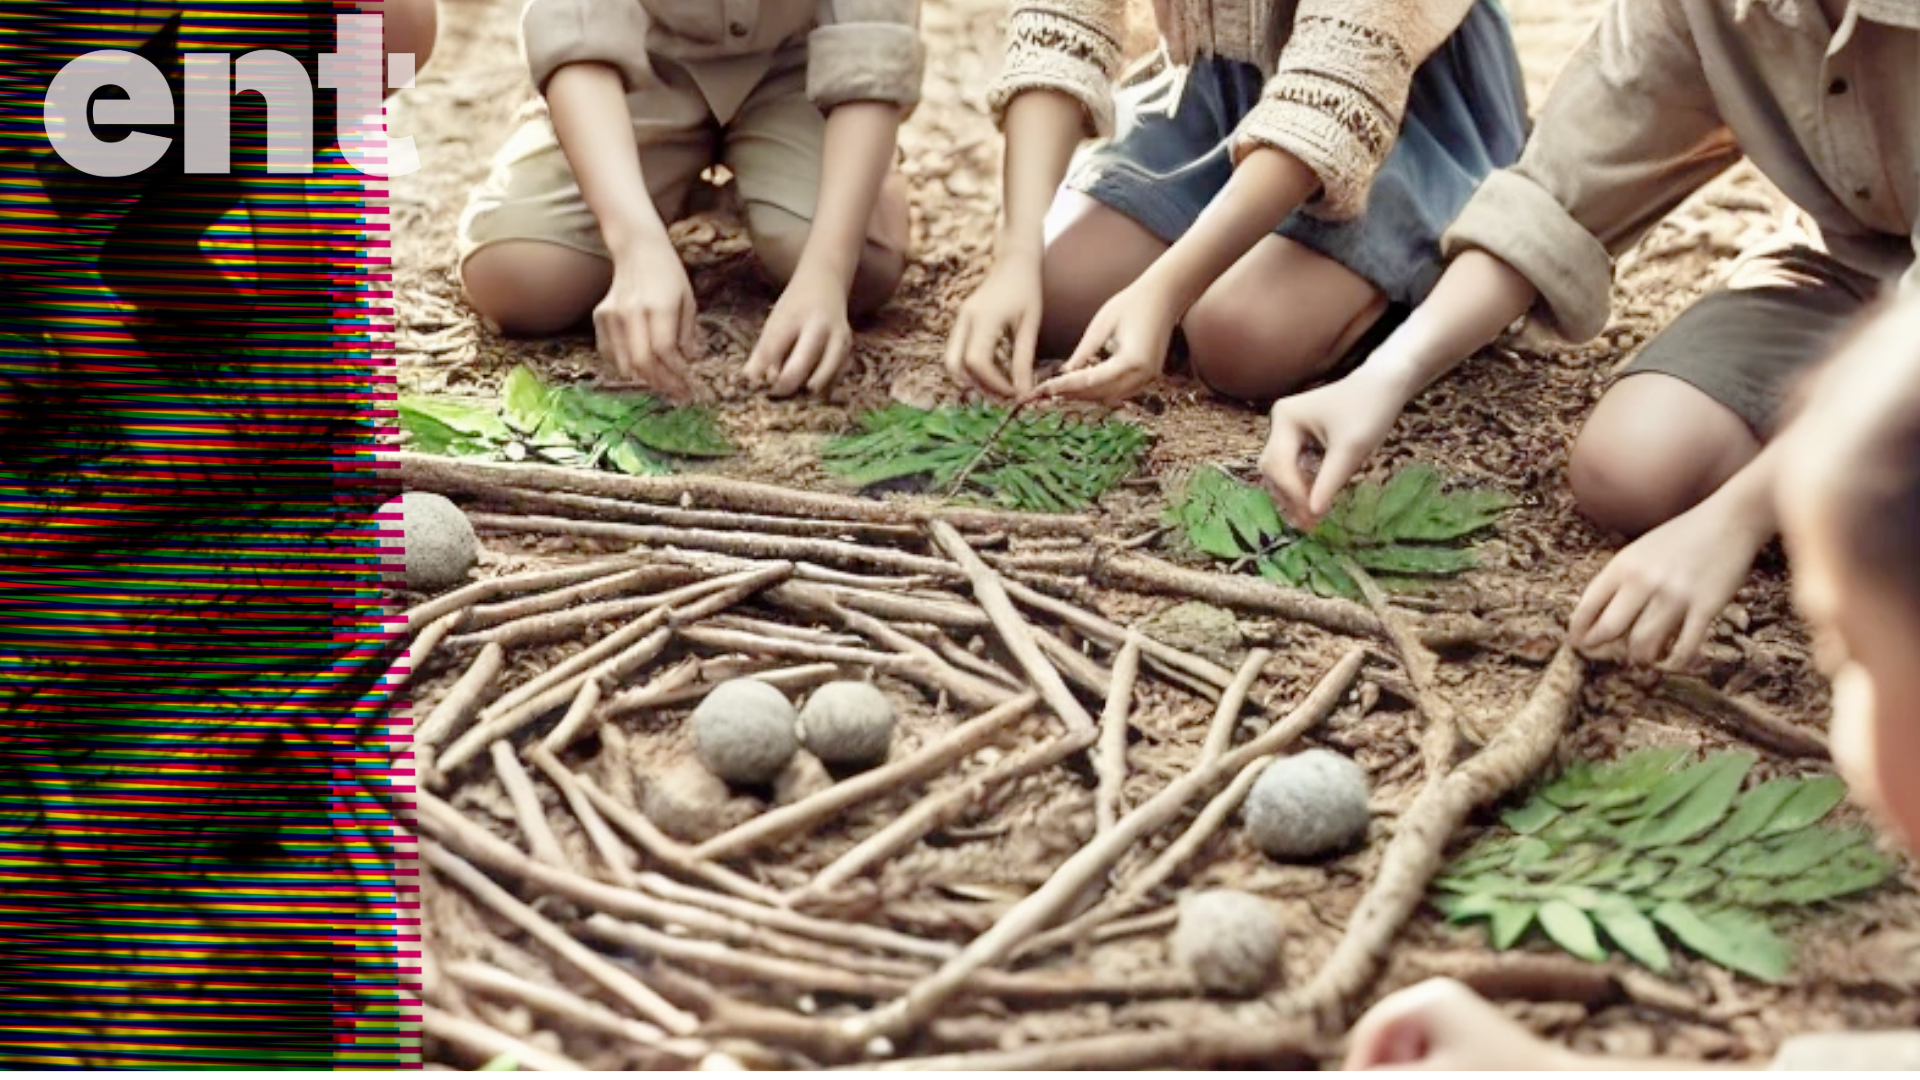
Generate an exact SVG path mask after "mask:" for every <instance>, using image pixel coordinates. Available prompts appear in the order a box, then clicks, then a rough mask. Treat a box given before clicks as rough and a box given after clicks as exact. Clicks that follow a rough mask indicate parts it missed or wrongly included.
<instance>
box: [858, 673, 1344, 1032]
mask: <svg viewBox="0 0 1920 1080" xmlns="http://www.w3.org/2000/svg"><path fill="white" fill-rule="evenodd" d="M1363 656H1364V653H1363V651H1362V650H1359V649H1355V650H1353V651H1352V652H1349V653H1348V654H1347V655H1346V656H1345V657H1344V658H1342V659H1341V660H1340V662H1339V663H1337V664H1335V665H1334V667H1333V669H1332V670H1331V671H1329V672H1328V673H1327V675H1326V676H1325V677H1324V678H1322V679H1321V680H1320V682H1319V684H1318V685H1316V686H1315V687H1314V689H1313V690H1312V692H1311V693H1309V694H1308V695H1307V697H1306V699H1305V700H1304V701H1302V702H1301V703H1300V706H1299V707H1298V708H1296V709H1295V710H1294V711H1293V712H1292V713H1291V714H1289V715H1288V716H1287V717H1286V718H1285V719H1283V720H1282V721H1281V722H1280V723H1277V724H1275V725H1274V726H1273V727H1271V728H1269V729H1267V730H1266V731H1265V732H1263V733H1262V734H1260V735H1258V736H1256V737H1255V738H1254V739H1253V740H1252V741H1250V742H1248V743H1247V744H1246V745H1245V746H1242V747H1240V748H1239V749H1238V750H1234V751H1231V752H1229V753H1227V754H1225V755H1223V756H1221V757H1219V758H1217V759H1215V760H1213V761H1211V762H1203V763H1201V764H1199V765H1197V766H1195V767H1194V768H1193V769H1192V770H1191V771H1189V772H1187V773H1186V774H1185V775H1183V776H1181V777H1180V778H1179V779H1178V780H1175V781H1174V782H1173V783H1171V784H1169V785H1167V786H1166V787H1165V788H1163V789H1161V791H1160V792H1159V794H1157V795H1155V796H1154V797H1153V798H1151V799H1149V800H1147V801H1146V802H1145V803H1142V804H1141V805H1140V806H1139V807H1138V808H1136V809H1135V810H1133V811H1132V812H1131V813H1129V814H1127V815H1126V816H1125V817H1123V818H1121V819H1120V821H1119V822H1118V823H1116V824H1115V825H1114V827H1113V829H1112V830H1111V831H1109V832H1107V833H1105V834H1103V835H1100V836H1096V837H1094V838H1093V840H1092V841H1091V842H1089V843H1088V844H1087V845H1086V846H1085V847H1082V848H1081V849H1080V850H1079V851H1078V852H1076V853H1075V854H1074V855H1073V856H1072V857H1071V858H1069V859H1068V860H1067V861H1066V862H1065V863H1063V864H1061V866H1060V868H1059V869H1058V870H1056V871H1054V873H1053V875H1052V876H1051V877H1049V878H1048V879H1047V882H1046V884H1044V885H1042V886H1041V887H1040V888H1039V889H1038V890H1036V891H1035V892H1033V893H1031V894H1030V895H1028V896H1027V897H1026V899H1024V900H1022V901H1020V902H1019V903H1017V904H1015V905H1014V906H1013V907H1012V908H1011V909H1009V910H1008V911H1007V912H1006V914H1004V915H1002V916H1001V917H1000V919H999V920H998V921H996V922H995V923H994V924H993V927H992V928H991V929H989V930H988V931H987V932H986V933H984V934H981V935H980V936H979V937H977V938H975V939H974V940H973V942H972V943H971V944H969V945H968V946H967V947H966V948H965V949H963V950H962V951H961V953H960V955H959V956H957V957H955V958H954V959H952V960H950V961H948V962H947V963H946V964H944V965H942V966H941V968H940V970H939V971H937V972H935V973H934V974H933V975H931V976H929V977H928V978H927V979H925V980H924V981H922V982H920V983H919V984H917V985H916V986H914V988H913V989H912V990H910V991H908V992H907V994H906V995H905V996H903V997H901V998H899V999H897V1000H895V1001H892V1002H889V1003H888V1004H886V1005H884V1006H882V1007H880V1008H878V1009H874V1010H871V1011H868V1012H865V1013H861V1014H859V1015H857V1016H854V1017H851V1018H849V1019H848V1020H847V1021H846V1022H845V1030H846V1031H847V1033H848V1035H849V1037H850V1038H851V1040H852V1041H853V1042H854V1044H855V1045H865V1044H866V1043H867V1042H868V1041H870V1040H872V1039H874V1038H876V1037H880V1036H885V1037H888V1038H897V1037H898V1036H900V1035H902V1034H905V1033H906V1032H909V1031H912V1030H915V1029H918V1028H919V1027H920V1026H921V1025H922V1024H924V1023H926V1021H927V1020H929V1019H930V1018H932V1017H933V1016H934V1015H935V1014H936V1013H937V1012H938V1011H939V1010H940V1008H941V1006H943V1005H944V1004H945V1003H946V1002H947V1001H948V1000H949V999H950V998H952V996H953V995H954V993H955V992H956V991H957V990H959V988H960V987H961V985H962V984H963V983H964V982H965V981H966V980H967V978H968V977H969V976H971V975H972V974H973V972H975V971H978V970H979V969H981V968H983V967H987V966H989V965H992V964H996V963H998V962H1000V961H1001V960H1004V959H1005V958H1006V957H1007V956H1008V955H1010V954H1011V953H1012V952H1013V950H1014V949H1016V948H1018V947H1019V946H1020V944H1021V942H1023V941H1025V940H1026V939H1027V938H1028V937H1030V936H1031V935H1033V934H1034V933H1037V932H1039V931H1041V930H1044V929H1045V928H1046V927H1047V925H1048V924H1049V923H1051V922H1052V921H1053V920H1054V919H1055V918H1057V917H1058V916H1059V914H1060V912H1061V911H1063V910H1065V908H1066V907H1067V905H1069V904H1071V903H1072V902H1073V901H1074V900H1075V899H1076V898H1077V897H1079V896H1080V895H1081V894H1082V893H1084V892H1085V890H1086V889H1087V888H1088V886H1090V885H1091V884H1093V883H1094V882H1095V881H1096V880H1098V879H1099V878H1100V876H1101V875H1103V874H1105V873H1106V872H1107V871H1108V870H1109V869H1110V868H1111V867H1112V866H1113V864H1114V863H1115V862H1116V861H1117V860H1118V859H1119V858H1120V857H1121V855H1123V854H1124V853H1125V852H1126V850H1127V849H1128V848H1129V847H1131V846H1132V845H1133V843H1134V842H1135V841H1137V840H1138V839H1139V838H1140V837H1141V836H1143V835H1145V834H1146V833H1147V832H1149V831H1151V830H1153V829H1157V828H1159V827H1160V826H1162V825H1164V824H1165V823H1166V822H1167V821H1169V820H1171V819H1172V818H1173V817H1174V815H1176V814H1178V813H1179V812H1180V810H1181V808H1182V807H1184V806H1186V805H1187V803H1189V802H1191V801H1192V800H1193V799H1194V798H1196V797H1198V796H1199V795H1201V794H1204V793H1205V792H1206V791H1207V790H1208V789H1209V788H1211V787H1212V786H1213V785H1215V784H1217V783H1218V782H1219V780H1220V779H1221V778H1222V777H1223V776H1230V775H1232V774H1234V773H1236V772H1238V771H1239V770H1241V769H1243V768H1245V767H1246V765H1247V763H1248V762H1249V761H1252V760H1253V759H1255V758H1258V757H1264V756H1266V755H1268V754H1270V753H1273V752H1274V751H1275V750H1277V749H1279V748H1280V747H1283V746H1285V745H1287V744H1288V743H1289V742H1291V741H1292V740H1293V739H1295V738H1297V737H1298V736H1299V735H1300V733H1302V732H1304V731H1305V730H1306V729H1307V728H1308V727H1310V726H1312V725H1313V724H1317V723H1319V722H1320V720H1321V719H1322V718H1323V717H1324V716H1325V715H1326V714H1327V713H1328V712H1330V711H1332V709H1333V707H1334V705H1335V704H1337V703H1338V702H1339V700H1340V697H1341V696H1342V695H1344V694H1345V693H1346V692H1347V688H1348V687H1349V686H1351V685H1352V683H1353V680H1354V677H1355V676H1356V675H1358V674H1359V671H1360V664H1361V661H1362V658H1363Z"/></svg>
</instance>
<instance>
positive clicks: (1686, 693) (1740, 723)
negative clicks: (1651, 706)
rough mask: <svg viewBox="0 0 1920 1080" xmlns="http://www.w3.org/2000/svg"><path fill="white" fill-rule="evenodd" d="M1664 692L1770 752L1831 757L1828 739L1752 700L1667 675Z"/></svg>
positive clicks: (1662, 691) (1711, 686)
mask: <svg viewBox="0 0 1920 1080" xmlns="http://www.w3.org/2000/svg"><path fill="white" fill-rule="evenodd" d="M1661 693H1663V694H1664V695H1666V696H1667V697H1669V698H1672V699H1673V700H1675V701H1677V702H1680V703H1681V704H1683V705H1687V706H1690V707H1692V708H1694V709H1696V710H1698V711H1699V712H1701V713H1702V714H1704V715H1705V716H1706V718H1707V719H1708V720H1711V721H1712V722H1713V723H1715V724H1717V725H1719V726H1720V727H1721V728H1723V729H1725V730H1727V731H1729V732H1731V733H1733V734H1734V735H1735V736H1738V737H1739V738H1742V739H1746V740H1747V741H1748V742H1752V743H1755V744H1758V745H1760V746H1763V747H1765V748H1766V749H1768V750H1773V751H1776V752H1778V753H1782V754H1790V755H1792V756H1793V757H1800V758H1813V759H1816V760H1819V761H1826V760H1828V758H1829V757H1830V751H1829V750H1828V749H1827V742H1826V740H1825V739H1822V738H1820V737H1819V736H1818V735H1814V734H1811V733H1809V732H1808V731H1806V730H1804V729H1802V728H1800V727H1797V726H1795V725H1794V724H1792V723H1790V722H1788V721H1787V720H1785V719H1783V718H1781V717H1779V716H1776V715H1774V714H1773V713H1772V712H1770V711H1768V710H1767V709H1765V708H1762V707H1761V706H1759V705H1757V704H1755V703H1754V702H1752V701H1748V700H1746V699H1744V698H1737V697H1734V696H1733V695H1731V694H1726V693H1723V692H1721V691H1720V690H1717V689H1715V688H1714V687H1713V685H1712V684H1710V683H1706V682H1702V681H1701V680H1699V679H1696V678H1692V677H1690V676H1686V675H1666V676H1664V677H1663V678H1662V679H1661Z"/></svg>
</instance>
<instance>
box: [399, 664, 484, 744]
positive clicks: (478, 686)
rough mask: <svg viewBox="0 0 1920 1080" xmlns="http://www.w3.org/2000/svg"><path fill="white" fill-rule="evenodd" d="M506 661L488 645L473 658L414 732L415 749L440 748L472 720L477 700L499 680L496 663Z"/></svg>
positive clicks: (477, 703)
mask: <svg viewBox="0 0 1920 1080" xmlns="http://www.w3.org/2000/svg"><path fill="white" fill-rule="evenodd" d="M504 659H506V650H504V649H502V648H501V647H500V646H498V645H494V644H489V645H488V646H487V647H486V648H484V649H481V650H480V655H479V656H476V657H474V658H473V663H472V664H471V665H470V666H468V668H467V671H466V674H464V675H462V676H460V681H459V682H456V683H454V684H453V689H451V690H448V691H447V696H446V697H443V698H441V699H440V704H438V705H435V706H434V707H433V711H432V712H431V713H428V714H427V718H426V719H425V720H423V721H421V722H420V726H419V727H417V728H415V729H414V732H413V741H414V743H415V745H418V746H423V747H426V748H427V749H429V750H431V749H433V748H434V747H436V746H438V745H440V743H441V742H442V741H443V740H444V739H446V737H447V736H449V735H451V734H453V733H454V732H455V731H456V730H458V729H459V728H460V726H461V725H463V724H465V723H466V722H467V721H468V720H470V719H472V717H473V710H474V709H475V708H477V707H478V706H479V704H480V697H481V695H482V694H485V693H486V692H487V690H488V688H490V687H491V686H492V685H493V680H495V679H496V678H499V676H500V663H501V661H502V660H504Z"/></svg>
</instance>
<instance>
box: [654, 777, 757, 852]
mask: <svg viewBox="0 0 1920 1080" xmlns="http://www.w3.org/2000/svg"><path fill="white" fill-rule="evenodd" d="M640 811H641V813H643V814H645V815H646V816H647V820H648V821H651V822H653V823H654V825H656V826H658V827H659V829H660V831H661V832H664V833H666V834H667V835H668V836H671V837H673V838H674V839H676V840H680V841H684V842H686V843H689V844H698V843H700V842H702V841H704V840H711V839H713V838H714V837H716V836H719V835H720V834H721V833H723V832H726V831H727V830H728V829H731V828H733V827H734V826H736V825H740V824H743V823H745V822H746V820H747V819H748V818H751V817H752V816H753V802H752V800H750V799H744V798H736V797H735V796H734V794H733V792H732V791H731V790H730V789H729V788H728V787H727V782H726V781H724V780H722V779H720V778H719V777H717V776H715V775H713V774H712V773H710V772H708V771H707V770H706V769H705V768H704V767H703V766H702V765H701V764H700V763H699V762H698V761H695V760H693V759H692V758H682V759H680V760H679V761H677V762H675V763H674V764H672V765H670V766H668V767H667V768H666V769H664V770H662V771H660V772H658V773H656V774H654V775H652V776H649V777H647V778H646V779H645V781H644V783H643V784H642V787H641V792H640Z"/></svg>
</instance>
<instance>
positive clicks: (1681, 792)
mask: <svg viewBox="0 0 1920 1080" xmlns="http://www.w3.org/2000/svg"><path fill="white" fill-rule="evenodd" d="M1690 759H1691V755H1690V754H1688V752H1687V751H1685V750H1681V749H1673V748H1656V749H1651V750H1642V751H1639V752H1636V753H1633V754H1629V755H1627V756H1626V757H1623V758H1621V759H1619V760H1618V761H1614V762H1611V763H1595V762H1579V763H1576V764H1575V765H1573V766H1572V767H1571V768H1569V769H1568V770H1567V771H1566V772H1565V773H1563V774H1561V775H1560V776H1559V777H1558V778H1557V779H1555V780H1554V781H1553V782H1552V783H1549V784H1547V785H1546V786H1545V787H1544V788H1542V789H1541V790H1540V791H1539V793H1538V794H1536V795H1535V796H1534V797H1533V799H1532V800H1531V801H1529V802H1527V803H1526V804H1525V805H1523V806H1520V807H1518V808H1516V809H1513V810H1510V811H1508V812H1507V813H1506V814H1505V815H1504V817H1503V821H1504V823H1505V824H1506V826H1507V828H1508V829H1510V830H1511V832H1510V833H1506V834H1502V835H1498V836H1494V837H1490V838H1488V839H1486V840H1483V841H1482V842H1481V843H1479V844H1478V845H1476V846H1475V847H1473V848H1472V849H1470V850H1468V851H1467V852H1465V853H1463V854H1462V855H1461V857H1460V858H1459V859H1457V860H1456V861H1455V862H1454V863H1453V864H1452V865H1451V866H1449V867H1448V868H1447V871H1446V874H1445V875H1444V876H1443V877H1441V878H1440V879H1438V880H1437V881H1436V882H1435V883H1434V884H1435V887H1436V888H1438V889H1439V890H1441V891H1442V892H1443V893H1445V894H1446V895H1444V896H1443V897H1442V898H1441V899H1439V900H1437V901H1436V903H1437V905H1438V906H1439V907H1440V909H1441V910H1442V911H1443V912H1445V913H1446V914H1447V916H1448V918H1449V919H1450V920H1451V921H1454V922H1466V921H1469V920H1473V919H1486V920H1488V921H1489V923H1490V924H1491V932H1492V937H1493V944H1494V947H1495V948H1497V949H1507V948H1510V947H1512V945H1513V944H1514V943H1515V942H1517V941H1518V940H1520V938H1521V936H1522V935H1524V934H1525V933H1526V932H1527V930H1528V929H1529V928H1530V927H1532V926H1533V925H1535V924H1536V923H1537V924H1538V925H1539V927H1540V929H1541V930H1542V931H1544V932H1545V933H1546V936H1547V937H1548V938H1549V939H1551V940H1552V941H1553V942H1554V943H1555V944H1557V945H1559V946H1560V947H1561V948H1563V949H1565V950H1566V951H1567V952H1570V953H1572V954H1573V955H1575V956H1578V957H1580V958H1581V959H1583V960H1588V961H1593V962H1599V961H1601V960H1604V959H1606V957H1607V949H1606V946H1605V945H1603V944H1602V940H1601V939H1602V936H1604V937H1605V939H1606V940H1607V941H1610V942H1612V944H1613V945H1614V946H1615V947H1617V948H1618V949H1619V950H1620V951H1621V952H1623V953H1625V954H1626V955H1627V956H1629V957H1631V958H1632V959H1634V960H1635V961H1637V962H1639V963H1640V964H1643V965H1645V966H1646V967H1648V968H1651V969H1652V970H1654V971H1656V972H1661V973H1665V972H1666V971H1668V970H1669V968H1670V967H1671V963H1672V961H1671V957H1670V955H1669V953H1668V951H1667V944H1666V939H1668V938H1671V939H1672V940H1674V941H1676V942H1678V943H1679V944H1680V945H1681V946H1683V947H1685V948H1687V949H1689V950H1691V951H1693V952H1694V953H1697V954H1699V955H1700V956H1703V957H1705V958H1707V959H1708V960H1711V961H1713V962H1714V963H1716V964H1719V965H1721V966H1723V967H1726V968H1730V969H1732V970H1734V971H1739V972H1743V973H1745V974H1748V975H1752V976H1754V977H1755V978H1758V979H1763V980H1767V981H1774V980H1778V979H1780V978H1782V977H1783V976H1785V974H1786V973H1787V969H1788V967H1789V966H1790V965H1791V962H1792V953H1791V950H1790V949H1789V948H1788V946H1787V944H1786V942H1785V941H1783V940H1781V938H1780V937H1779V936H1778V935H1777V934H1775V932H1774V930H1773V928H1772V925H1771V920H1770V918H1769V916H1771V915H1773V914H1776V913H1778V912H1780V911H1782V910H1786V909H1792V908H1800V907H1806V906H1809V905H1812V904H1817V903H1820V902H1822V901H1826V900H1833V899H1836V898H1838V897H1842V896H1847V895H1850V894H1853V893H1858V892H1862V891H1864V890H1867V889H1871V888H1873V887H1874V886H1876V885H1879V884H1880V883H1882V882H1884V881H1886V880H1887V878H1888V877H1889V876H1891V875H1892V873H1893V870H1894V864H1893V861H1892V860H1891V859H1889V858H1888V857H1887V856H1885V855H1883V854H1881V853H1880V852H1879V850H1878V849H1877V848H1876V847H1875V844H1874V838H1873V833H1872V831H1871V830H1870V829H1866V828H1860V827H1836V826H1829V825H1824V824H1821V820H1822V819H1823V818H1825V817H1826V816H1827V814H1828V812H1830V811H1831V810H1832V809H1833V808H1834V807H1835V806H1838V805H1839V804H1840V802H1841V800H1843V799H1844V798H1846V787H1845V785H1843V784H1842V783H1841V782H1840V781H1839V780H1838V779H1835V778H1834V777H1831V776H1818V777H1805V778H1793V777H1788V778H1781V779H1776V780H1767V781H1765V782H1762V783H1758V784H1754V785H1753V786H1752V787H1749V788H1747V789H1746V790H1744V791H1742V790H1741V786H1742V784H1743V783H1744V782H1745V780H1746V777H1747V773H1748V771H1749V770H1750V769H1752V767H1753V764H1754V760H1755V758H1754V755H1753V754H1751V753H1748V752H1745V751H1740V752H1722V753H1715V754H1710V755H1708V756H1707V757H1706V758H1704V759H1703V760H1699V761H1692V760H1690Z"/></svg>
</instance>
